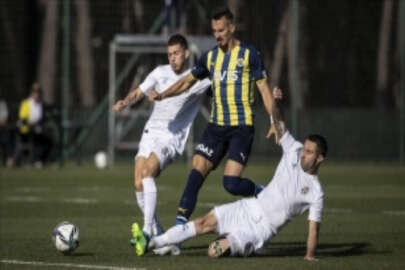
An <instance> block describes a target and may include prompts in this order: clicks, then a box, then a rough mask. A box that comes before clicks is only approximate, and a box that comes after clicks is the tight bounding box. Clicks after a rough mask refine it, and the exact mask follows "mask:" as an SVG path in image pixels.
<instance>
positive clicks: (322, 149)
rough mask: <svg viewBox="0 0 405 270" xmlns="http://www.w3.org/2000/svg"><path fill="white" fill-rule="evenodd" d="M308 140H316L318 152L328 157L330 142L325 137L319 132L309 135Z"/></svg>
mask: <svg viewBox="0 0 405 270" xmlns="http://www.w3.org/2000/svg"><path fill="white" fill-rule="evenodd" d="M307 140H310V141H311V142H314V143H315V144H316V150H317V152H318V154H321V155H322V156H323V157H326V155H327V154H328V143H327V142H326V139H325V137H323V136H322V135H319V134H311V135H308V137H307Z"/></svg>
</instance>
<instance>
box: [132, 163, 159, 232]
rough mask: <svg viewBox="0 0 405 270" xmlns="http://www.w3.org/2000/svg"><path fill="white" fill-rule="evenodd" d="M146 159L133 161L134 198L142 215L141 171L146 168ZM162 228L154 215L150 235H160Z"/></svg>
mask: <svg viewBox="0 0 405 270" xmlns="http://www.w3.org/2000/svg"><path fill="white" fill-rule="evenodd" d="M146 163H147V159H146V158H145V157H144V156H138V157H137V158H136V161H135V166H134V187H135V196H136V201H137V204H138V206H139V209H140V210H141V212H142V215H144V213H145V198H144V190H143V184H142V179H143V175H142V173H143V171H144V168H145V167H146V166H147V165H146ZM162 231H163V228H162V227H161V225H160V223H159V219H158V217H157V214H155V216H154V218H153V225H152V234H153V235H158V234H160V233H162Z"/></svg>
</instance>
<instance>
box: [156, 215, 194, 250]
mask: <svg viewBox="0 0 405 270" xmlns="http://www.w3.org/2000/svg"><path fill="white" fill-rule="evenodd" d="M196 234H197V233H196V230H195V224H194V222H193V221H189V222H187V223H186V224H183V225H176V226H173V227H171V228H170V229H169V230H167V231H166V232H165V233H164V234H162V235H160V236H157V237H154V238H152V241H151V244H150V247H152V248H161V247H163V246H167V245H173V244H179V243H182V242H184V241H185V240H187V239H189V238H191V237H194V236H196Z"/></svg>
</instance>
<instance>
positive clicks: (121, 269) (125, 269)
mask: <svg viewBox="0 0 405 270" xmlns="http://www.w3.org/2000/svg"><path fill="white" fill-rule="evenodd" d="M0 262H1V263H3V264H15V265H35V266H55V267H58V268H59V267H70V268H81V269H102V270H104V269H106V270H137V269H138V270H145V269H146V268H128V267H119V266H104V265H91V264H73V263H47V262H34V261H18V260H7V259H3V260H1V261H0Z"/></svg>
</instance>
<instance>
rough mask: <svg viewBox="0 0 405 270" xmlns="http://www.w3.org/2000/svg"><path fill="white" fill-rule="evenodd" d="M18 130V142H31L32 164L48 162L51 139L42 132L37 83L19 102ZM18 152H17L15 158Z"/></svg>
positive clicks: (39, 91)
mask: <svg viewBox="0 0 405 270" xmlns="http://www.w3.org/2000/svg"><path fill="white" fill-rule="evenodd" d="M18 132H19V137H20V138H19V139H20V140H19V141H20V143H23V144H24V143H31V144H32V146H33V150H34V151H33V153H32V154H33V161H34V165H35V167H37V168H41V167H42V166H43V165H45V164H46V163H47V162H48V158H49V154H50V152H51V150H52V145H53V140H52V139H51V137H49V136H48V135H46V134H45V133H44V109H43V104H42V102H41V88H40V85H39V84H38V83H34V84H33V85H32V88H31V94H30V96H29V97H28V98H27V99H25V100H23V101H22V102H21V105H20V108H19V111H18ZM17 148H18V146H17ZM17 151H19V150H18V149H17ZM20 154H21V153H17V157H16V159H18V158H19V156H20ZM16 162H18V160H16Z"/></svg>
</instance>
